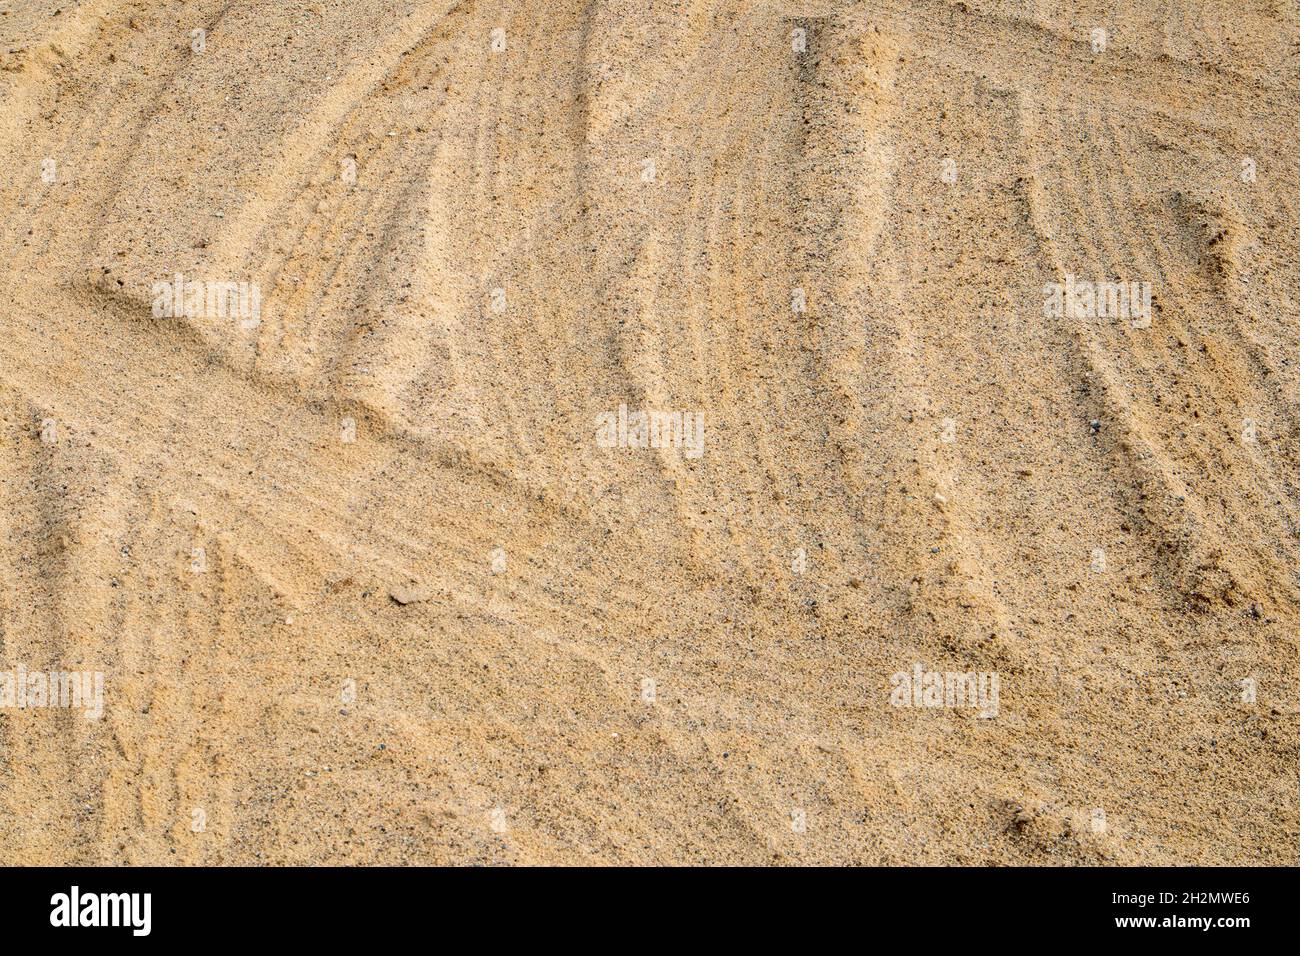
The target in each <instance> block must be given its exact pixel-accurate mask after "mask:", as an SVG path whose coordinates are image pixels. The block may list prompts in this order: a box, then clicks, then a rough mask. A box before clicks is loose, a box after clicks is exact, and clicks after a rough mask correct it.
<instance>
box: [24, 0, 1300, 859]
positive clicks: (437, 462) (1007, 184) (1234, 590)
mask: <svg viewBox="0 0 1300 956" xmlns="http://www.w3.org/2000/svg"><path fill="white" fill-rule="evenodd" d="M498 29H499V30H503V31H504V33H498V32H494V31H497V30H498ZM1094 29H1102V30H1105V31H1106V33H1105V36H1104V38H1099V37H1098V36H1097V35H1095V34H1094V33H1093V30H1094ZM196 30H202V31H204V32H203V33H202V34H195V33H194V32H193V31H196ZM798 31H803V32H802V33H799V32H798ZM801 40H802V43H801ZM801 46H802V49H800V47H801ZM502 47H504V48H502ZM1298 50H1300V18H1298V14H1297V10H1296V7H1295V5H1294V4H1293V3H1292V2H1290V0H1167V2H1157V0H1141V2H1132V0H1120V2H1118V3H1113V2H1105V3H1103V2H1082V3H1063V2H1054V0H966V2H962V3H954V2H946V0H896V2H858V3H822V4H815V3H793V2H789V3H761V2H756V3H730V2H723V0H713V2H679V3H674V4H667V3H655V4H651V3H645V2H642V3H633V2H619V0H589V2H581V3H566V2H563V0H550V2H545V3H540V2H531V0H528V2H518V3H512V4H501V3H476V2H465V3H453V2H441V3H439V2H429V0H419V2H416V0H316V2H302V3H291V2H271V0H233V2H231V0H202V2H166V3H164V2H161V0H134V2H119V0H86V2H81V3H77V2H71V0H8V2H2V3H0V161H2V163H0V168H3V170H4V175H3V177H0V208H2V209H3V216H0V244H2V245H0V449H2V453H0V670H5V671H9V672H12V673H17V670H18V668H20V667H22V668H25V669H27V670H28V671H41V670H56V671H64V672H78V673H80V672H98V673H102V675H103V677H104V691H103V714H102V716H100V717H99V719H88V716H89V711H88V710H86V711H78V710H76V709H75V708H53V707H48V706H47V707H44V708H42V707H39V706H24V707H19V706H17V704H16V703H15V704H13V705H11V706H4V707H0V855H2V856H3V857H4V859H5V860H6V861H8V862H16V863H70V862H86V863H133V864H144V863H178V864H230V863H251V862H267V863H293V864H297V863H319V862H332V863H492V864H497V863H530V864H531V863H564V864H574V863H625V864H643V863H674V864H680V863H760V864H761V863H798V864H811V863H927V864H933V863H962V864H988V863H1032V864H1054V863H1082V864H1117V863H1123V864H1145V863H1227V862H1240V863H1256V862H1260V863H1274V864H1276V863H1295V862H1297V860H1298V858H1300V851H1298V850H1297V833H1300V808H1298V805H1297V780H1298V776H1300V774H1298V769H1300V732H1298V730H1297V706H1298V702H1300V697H1298V693H1297V692H1298V691H1300V677H1298V676H1297V637H1296V635H1297V628H1298V627H1300V612H1298V611H1297V605H1296V598H1297V567H1298V566H1300V526H1298V524H1297V521H1298V520H1300V496H1298V495H1297V482H1298V481H1300V467H1298V465H1297V455H1298V453H1300V430H1298V428H1300V378H1298V374H1300V345H1298V344H1297V324H1296V319H1297V314H1298V312H1300V309H1298V307H1297V298H1298V295H1300V288H1298V285H1297V278H1298V272H1297V266H1296V261H1297V255H1298V254H1300V236H1298V235H1297V229H1296V227H1297V223H1298V222H1300V215H1298V210H1297V204H1298V203H1300V187H1298V186H1297V160H1296V153H1297V150H1296V146H1297V141H1298V140H1300V134H1297V116H1298V115H1300V77H1298V75H1297V70H1296V65H1297V62H1298V60H1297V51H1298ZM177 274H180V275H181V276H183V277H184V278H185V279H189V280H194V281H201V282H207V283H214V282H231V283H241V282H242V283H248V284H249V285H248V286H247V287H246V289H253V288H254V287H255V288H256V292H257V295H258V296H259V298H258V309H257V314H256V315H253V314H252V311H253V310H252V309H251V308H250V309H248V310H246V311H245V312H244V313H240V314H239V315H238V316H232V315H230V314H226V315H222V314H220V310H217V312H216V313H215V314H214V311H213V309H212V308H208V306H209V305H211V303H209V302H207V300H204V301H203V302H201V303H199V304H200V305H201V306H203V308H198V309H191V310H190V312H191V313H194V312H197V313H198V314H187V313H186V310H185V309H184V308H179V309H172V310H170V312H169V310H168V308H167V306H166V302H165V301H163V302H162V306H161V308H160V300H159V296H160V294H161V293H160V291H159V285H158V284H159V283H163V284H166V283H170V282H172V281H173V280H174V277H175V276H176V275H177ZM1067 275H1068V276H1072V277H1074V279H1073V280H1072V281H1076V282H1079V283H1084V282H1112V281H1114V282H1119V281H1123V282H1135V283H1147V284H1148V285H1149V289H1150V291H1151V296H1152V308H1151V310H1150V317H1149V321H1146V322H1143V321H1139V319H1137V318H1131V317H1130V316H1128V315H1119V316H1116V315H1113V314H1110V315H1090V314H1088V313H1087V312H1086V310H1085V311H1083V312H1073V311H1069V310H1067V311H1066V312H1065V313H1064V314H1051V310H1050V309H1047V308H1045V302H1046V293H1045V286H1048V285H1049V284H1051V283H1064V282H1066V278H1065V277H1066V276H1067ZM186 295H188V293H186ZM621 405H625V406H626V407H627V409H628V413H629V414H634V413H635V412H636V411H637V410H660V411H684V412H688V413H690V414H691V415H692V416H696V415H699V416H703V417H702V419H699V420H700V421H702V422H703V423H704V432H703V442H702V445H700V446H696V447H692V446H691V444H690V443H689V442H688V441H687V439H688V438H689V437H690V435H691V433H690V432H689V431H688V432H687V433H686V435H685V436H683V440H682V441H681V442H673V441H670V442H668V443H666V446H665V447H658V448H656V447H647V448H640V447H636V445H637V444H638V443H637V441H636V435H635V433H633V435H632V437H631V439H628V440H627V441H624V440H623V439H624V438H625V437H626V434H627V433H626V432H622V433H620V432H619V429H618V426H617V424H615V425H614V426H612V431H611V432H610V433H609V434H612V435H613V439H612V442H613V444H615V445H616V446H618V447H613V448H610V447H604V446H605V445H608V444H610V443H611V441H606V440H603V437H602V436H603V432H604V429H605V427H606V426H608V425H609V423H610V422H611V420H613V421H616V420H617V415H618V412H619V408H620V406H621ZM606 413H610V414H611V415H612V416H614V418H613V419H610V418H604V417H602V416H604V415H605V414H606ZM604 437H605V438H607V437H609V436H608V435H604ZM668 437H669V438H674V437H675V436H673V435H672V434H669V436H668ZM659 444H661V445H664V444H665V443H664V442H660V443H659ZM624 445H630V446H631V447H623V446H624ZM918 667H919V668H921V669H922V670H923V671H936V672H941V673H942V672H960V673H971V674H979V675H984V676H988V677H989V678H990V680H992V678H993V677H996V679H997V687H998V688H999V690H998V699H997V702H996V703H997V706H996V708H995V711H996V712H995V713H987V712H986V711H987V710H988V708H987V707H985V708H983V709H982V710H981V709H977V708H976V707H974V706H962V705H961V702H960V700H958V701H957V703H956V704H955V705H954V706H942V707H938V706H925V704H926V700H925V699H924V696H923V695H920V696H918V697H916V698H913V697H911V696H910V695H904V696H905V698H906V699H904V700H902V701H901V703H902V704H905V705H910V706H899V704H900V701H899V700H898V699H897V698H896V695H895V693H894V690H895V688H896V687H897V686H898V679H897V678H896V677H895V675H899V674H907V675H911V674H913V673H914V672H915V669H916V668H918ZM919 690H920V688H918V691H919ZM891 698H892V699H891ZM918 700H919V701H920V703H921V704H922V706H916V703H917V702H918ZM942 702H943V703H945V704H947V703H949V702H948V701H947V700H944V701H942ZM985 703H987V702H985ZM981 714H983V716H981Z"/></svg>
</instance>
